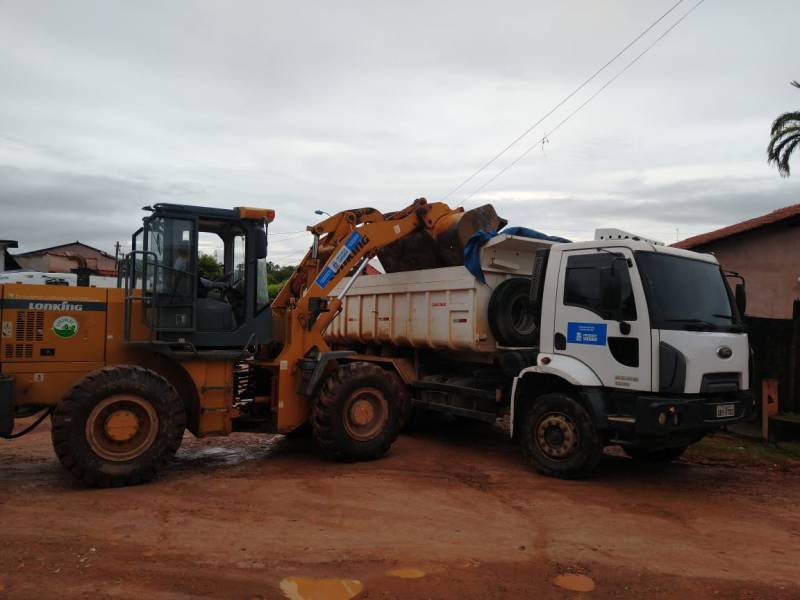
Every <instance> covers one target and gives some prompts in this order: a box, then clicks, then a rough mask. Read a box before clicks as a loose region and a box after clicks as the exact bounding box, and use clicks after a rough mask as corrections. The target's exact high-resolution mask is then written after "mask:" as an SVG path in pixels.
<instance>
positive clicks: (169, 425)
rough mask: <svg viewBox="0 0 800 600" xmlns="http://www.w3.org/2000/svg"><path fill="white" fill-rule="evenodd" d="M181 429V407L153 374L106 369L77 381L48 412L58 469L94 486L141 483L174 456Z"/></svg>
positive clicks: (168, 386) (172, 390) (171, 390)
mask: <svg viewBox="0 0 800 600" xmlns="http://www.w3.org/2000/svg"><path fill="white" fill-rule="evenodd" d="M185 424H186V414H185V409H184V406H183V402H182V401H181V399H180V397H179V396H178V392H177V391H176V390H175V388H174V387H173V386H172V385H171V384H170V383H169V382H168V381H167V380H166V379H164V378H163V377H161V376H160V375H158V374H157V373H155V372H153V371H150V370H148V369H144V368H142V367H138V366H134V365H123V366H117V367H106V368H103V369H99V370H97V371H93V372H92V373H89V374H88V375H87V376H86V377H84V378H83V379H82V380H81V381H79V382H78V383H77V384H75V386H73V388H72V389H71V390H70V392H69V394H67V396H66V397H65V398H64V399H63V400H61V402H59V403H58V405H57V406H56V410H55V412H54V413H53V427H52V439H53V448H54V449H55V451H56V455H57V456H58V459H59V460H60V461H61V464H62V465H64V467H65V468H66V469H67V470H68V471H70V472H71V473H72V474H73V475H74V476H75V477H77V478H78V479H79V480H81V481H83V482H84V483H86V484H88V485H93V486H97V487H109V486H123V485H134V484H137V483H144V482H147V481H150V480H151V479H153V477H154V476H155V475H156V473H157V472H158V471H160V470H162V469H164V468H165V467H166V466H167V464H169V462H170V461H171V460H172V458H173V457H174V456H175V452H176V451H177V450H178V448H179V447H180V445H181V440H182V438H183V431H184V427H185Z"/></svg>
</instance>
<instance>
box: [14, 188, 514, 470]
mask: <svg viewBox="0 0 800 600" xmlns="http://www.w3.org/2000/svg"><path fill="white" fill-rule="evenodd" d="M146 209H147V210H148V211H149V214H147V216H146V217H145V218H144V219H143V226H142V227H141V228H140V229H139V230H138V231H137V232H136V233H134V235H133V238H132V251H131V252H130V254H129V255H128V256H127V257H126V260H125V264H124V265H123V267H124V268H123V269H121V276H120V284H119V285H118V287H117V288H110V289H101V288H91V287H62V286H50V285H3V286H0V310H1V313H0V323H2V338H1V339H0V436H2V437H4V438H10V439H13V438H15V437H19V436H20V435H23V434H24V433H26V432H28V431H30V430H31V429H32V428H33V427H35V426H36V425H37V424H38V423H40V422H41V421H43V420H44V419H45V418H46V417H47V416H48V415H51V417H52V441H53V447H54V449H55V451H56V454H57V455H58V458H59V460H60V461H61V463H62V464H63V465H64V466H65V467H66V468H67V469H68V470H69V471H70V472H71V473H72V474H73V475H75V476H76V477H77V478H79V479H80V480H82V481H84V482H85V483H87V484H90V485H96V486H118V485H129V484H135V483H140V482H145V481H149V480H150V479H152V478H153V476H154V475H155V474H156V473H157V472H158V471H159V470H161V469H163V468H164V467H165V466H166V465H167V464H168V463H169V461H170V460H171V459H172V457H173V456H174V454H175V452H176V451H177V449H178V447H179V446H180V444H181V440H182V438H183V434H184V430H185V429H188V430H189V431H191V432H192V434H194V435H195V436H198V437H203V436H209V435H227V434H229V433H231V432H232V431H256V432H265V433H289V432H292V431H294V430H296V429H297V428H299V427H300V426H302V425H303V424H305V423H307V422H309V421H310V423H311V426H312V428H313V431H314V436H315V438H316V440H317V442H318V443H319V445H320V446H321V448H322V449H323V450H325V451H326V452H327V453H329V454H331V455H332V456H334V457H336V458H339V459H342V460H361V459H369V458H374V457H376V456H379V455H381V454H382V453H384V452H386V450H387V449H388V448H389V447H390V445H391V444H392V442H393V441H394V439H395V437H396V436H397V433H398V430H399V426H400V423H401V421H402V419H403V417H404V414H405V412H406V411H407V410H408V403H409V399H408V395H407V392H405V391H404V390H405V386H403V385H402V384H401V382H400V381H399V378H398V376H397V375H396V374H395V373H394V372H392V371H388V370H384V369H383V368H382V367H381V366H380V364H376V363H370V362H364V361H358V360H355V361H354V360H352V359H351V360H348V356H351V355H353V354H354V353H353V352H351V351H331V349H330V347H329V346H328V344H327V343H326V341H325V339H324V338H323V332H324V330H325V328H326V327H327V326H328V324H329V323H330V322H331V320H332V319H333V318H334V317H335V316H336V314H337V312H338V311H339V309H340V307H341V303H342V298H343V297H344V295H345V294H346V293H347V288H345V289H344V290H343V291H342V292H340V293H339V294H338V295H337V296H332V295H331V292H332V290H333V289H334V288H335V287H336V286H337V284H338V283H339V282H340V281H341V280H342V279H343V278H344V277H346V276H347V275H352V276H353V277H352V278H351V279H350V280H349V281H350V285H351V284H352V282H353V281H355V279H356V278H357V276H358V275H359V274H360V273H361V272H362V270H363V269H364V267H365V266H366V264H367V261H368V260H369V259H370V258H371V257H373V256H375V255H376V253H377V252H378V251H381V252H382V255H381V256H382V259H383V260H385V262H387V263H391V264H394V265H396V266H397V268H402V265H403V264H404V261H406V262H409V261H410V263H411V264H413V265H419V264H421V263H422V262H426V261H427V262H430V260H431V256H432V255H433V256H438V257H439V259H438V260H440V263H441V261H444V262H445V263H446V262H447V261H452V260H458V259H460V252H461V248H463V244H464V242H465V241H466V239H467V238H468V237H469V235H471V233H473V232H474V231H475V230H477V229H478V228H484V229H497V228H498V226H499V225H502V224H503V222H502V220H500V219H498V218H497V215H496V214H494V210H493V209H491V207H481V208H480V209H476V210H473V211H470V212H468V213H464V211H463V209H455V210H454V209H450V208H449V207H448V206H447V205H445V204H442V203H428V202H426V201H425V200H424V199H419V200H417V201H415V202H414V203H413V204H411V205H410V206H408V207H406V208H405V209H403V210H401V211H398V212H395V213H391V214H382V213H380V212H378V211H376V210H374V209H368V208H365V209H357V210H347V211H343V212H341V213H338V214H336V215H334V216H332V217H330V218H328V219H326V220H324V221H322V222H320V223H318V224H317V225H314V226H309V227H308V230H309V232H310V234H311V236H312V240H313V243H312V244H311V247H310V249H309V251H308V253H307V254H306V256H305V258H304V259H303V260H302V262H301V263H300V265H299V266H298V268H297V269H296V271H295V272H294V274H293V276H292V277H291V279H290V280H289V281H288V282H287V284H286V285H285V286H284V288H283V289H282V290H281V292H280V293H279V294H278V295H277V297H276V298H274V299H271V298H269V297H268V293H267V277H268V273H267V226H268V224H269V223H270V222H272V221H273V219H274V216H275V215H274V212H273V211H272V210H266V209H254V208H234V209H217V208H206V207H198V206H185V205H175V204H157V205H155V206H153V207H152V208H151V207H146ZM465 216H466V217H468V218H464V217H465ZM200 234H205V235H212V236H218V237H219V240H220V241H221V243H222V245H223V247H224V250H225V251H224V258H223V263H224V275H223V276H222V277H220V278H219V279H218V280H217V281H208V280H206V279H203V278H202V277H200V275H199V273H198V238H199V236H200ZM414 239H416V240H417V241H416V242H415V243H412V244H411V246H409V244H408V240H414ZM437 240H438V245H437V244H433V242H434V241H437ZM398 242H399V243H398ZM393 248H394V250H393ZM414 248H416V252H417V256H416V257H415V256H414V252H415V251H414ZM431 248H433V249H434V250H433V252H432V251H431ZM453 257H455V258H453ZM440 266H441V264H440ZM414 268H416V266H415V267H414ZM37 414H38V415H39V416H38V418H37V419H36V420H35V421H34V422H33V424H32V425H30V426H28V427H27V428H24V429H22V430H21V431H19V429H20V427H15V420H16V419H21V418H26V417H33V416H35V415H37ZM15 430H16V431H15Z"/></svg>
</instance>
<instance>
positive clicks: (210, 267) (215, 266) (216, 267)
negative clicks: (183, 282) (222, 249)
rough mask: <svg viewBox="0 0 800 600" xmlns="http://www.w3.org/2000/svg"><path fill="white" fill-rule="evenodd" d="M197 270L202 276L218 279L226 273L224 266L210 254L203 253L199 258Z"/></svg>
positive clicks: (213, 279) (212, 279)
mask: <svg viewBox="0 0 800 600" xmlns="http://www.w3.org/2000/svg"><path fill="white" fill-rule="evenodd" d="M197 272H198V273H199V274H200V277H203V278H205V279H210V280H211V281H217V280H219V279H221V278H222V276H223V275H224V274H225V270H224V268H223V266H222V265H221V264H220V263H218V262H217V259H216V258H214V257H213V256H211V255H210V254H201V255H200V257H199V258H198V259H197Z"/></svg>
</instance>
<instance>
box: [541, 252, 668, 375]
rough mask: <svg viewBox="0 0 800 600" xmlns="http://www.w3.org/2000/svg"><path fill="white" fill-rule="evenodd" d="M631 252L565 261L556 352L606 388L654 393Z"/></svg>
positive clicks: (643, 306) (575, 255)
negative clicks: (581, 365) (579, 364)
mask: <svg viewBox="0 0 800 600" xmlns="http://www.w3.org/2000/svg"><path fill="white" fill-rule="evenodd" d="M634 264H635V263H634V261H633V254H632V252H631V251H630V250H629V249H628V248H610V249H590V250H574V251H569V252H565V253H564V255H563V256H562V259H561V265H560V271H559V278H558V281H559V283H558V293H557V298H556V312H555V335H554V340H553V343H554V351H555V353H556V354H563V355H567V356H571V357H573V358H575V359H577V360H579V361H581V362H582V363H584V364H585V365H586V366H588V367H589V368H590V369H591V370H592V371H594V373H595V374H596V375H597V377H598V378H599V379H600V381H602V383H603V385H604V386H606V387H613V388H622V389H631V390H643V391H650V390H651V385H652V384H651V365H650V363H651V360H650V352H651V337H650V319H649V316H648V313H647V303H646V301H645V297H644V290H643V288H642V283H641V280H640V278H639V273H638V271H637V270H636V268H635V267H634V266H633V265H634Z"/></svg>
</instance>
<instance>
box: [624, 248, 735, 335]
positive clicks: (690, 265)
mask: <svg viewBox="0 0 800 600" xmlns="http://www.w3.org/2000/svg"><path fill="white" fill-rule="evenodd" d="M636 263H637V264H638V266H639V273H640V274H641V276H642V283H643V284H644V290H645V295H646V296H647V304H648V307H649V309H650V321H651V324H652V326H653V328H655V329H682V330H694V331H730V332H734V331H742V324H741V321H740V320H739V315H738V313H737V311H736V310H735V309H734V306H733V303H732V301H731V300H732V298H731V294H730V292H729V290H728V286H727V284H726V283H725V280H724V278H723V276H722V271H721V270H720V267H719V265H718V264H715V263H710V262H706V261H702V260H694V259H691V258H684V257H682V256H675V255H670V254H663V253H659V252H637V253H636Z"/></svg>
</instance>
